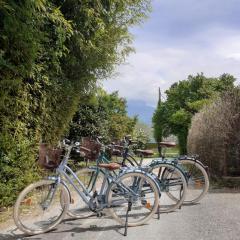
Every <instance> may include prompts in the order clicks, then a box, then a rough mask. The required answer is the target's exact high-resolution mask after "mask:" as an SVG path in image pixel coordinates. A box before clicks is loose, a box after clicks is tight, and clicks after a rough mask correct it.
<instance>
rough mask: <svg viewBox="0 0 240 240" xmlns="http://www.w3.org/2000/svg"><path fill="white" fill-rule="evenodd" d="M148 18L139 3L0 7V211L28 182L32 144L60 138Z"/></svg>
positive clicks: (145, 5)
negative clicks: (133, 29) (132, 29)
mask: <svg viewBox="0 0 240 240" xmlns="http://www.w3.org/2000/svg"><path fill="white" fill-rule="evenodd" d="M148 10H149V1H143V0H131V1H130V0H113V1H112V0H111V1H110V0H95V1H87V0H82V1H77V0H64V1H63V0H51V1H46V0H34V1H29V0H20V1H16V0H8V1H4V0H2V1H0V164H1V168H0V179H1V186H0V206H2V205H8V204H11V203H12V201H13V198H14V197H15V196H16V194H17V192H18V191H19V190H20V189H21V188H22V186H23V185H25V184H26V183H27V182H31V181H32V178H33V177H35V174H33V172H35V167H34V166H35V165H34V162H35V158H36V153H37V147H38V143H39V142H40V141H46V142H51V143H54V142H56V141H57V140H58V139H59V138H60V137H61V136H62V135H64V134H66V131H67V128H68V126H69V122H70V121H71V119H72V117H73V115H74V113H75V111H76V110H77V108H78V105H79V101H80V98H81V97H83V96H84V95H85V94H86V93H89V92H91V91H92V90H93V89H94V88H95V86H96V82H97V80H98V79H101V78H103V77H106V76H108V75H109V74H111V73H112V71H113V68H114V66H115V65H116V64H118V63H120V62H121V61H123V60H124V58H125V56H126V55H127V54H128V53H129V52H130V51H131V46H130V44H131V35H130V34H129V31H128V29H129V27H130V26H132V25H134V24H137V23H139V22H141V21H142V19H143V18H144V17H145V16H146V13H147V12H148ZM10 172H11V174H10ZM20 173H21V176H20ZM13 196H14V197H13Z"/></svg>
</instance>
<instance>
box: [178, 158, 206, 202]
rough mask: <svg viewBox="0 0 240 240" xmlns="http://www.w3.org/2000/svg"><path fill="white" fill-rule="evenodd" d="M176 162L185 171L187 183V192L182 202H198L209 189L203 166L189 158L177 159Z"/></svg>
mask: <svg viewBox="0 0 240 240" xmlns="http://www.w3.org/2000/svg"><path fill="white" fill-rule="evenodd" d="M178 163H179V164H180V166H182V168H183V170H184V171H185V175H186V177H187V183H188V193H187V196H186V198H185V200H184V203H186V204H193V203H197V202H199V201H200V200H201V199H202V198H203V197H204V196H205V195H206V194H207V192H208V189H209V177H208V174H207V172H206V170H205V168H204V167H203V166H202V165H201V164H200V163H198V162H196V161H194V160H191V159H184V160H179V162H178Z"/></svg>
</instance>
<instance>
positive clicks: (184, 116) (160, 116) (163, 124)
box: [153, 74, 235, 154]
mask: <svg viewBox="0 0 240 240" xmlns="http://www.w3.org/2000/svg"><path fill="white" fill-rule="evenodd" d="M234 81H235V78H234V77H233V76H231V75H229V74H223V75H221V76H220V77H219V78H207V77H205V76H204V75H203V74H197V75H196V76H191V75H190V76H189V77H188V78H187V80H183V81H179V82H178V83H174V84H173V85H172V86H171V87H170V88H169V90H167V91H166V97H167V100H166V101H165V102H164V103H162V104H161V105H160V106H159V107H158V108H157V110H156V111H155V114H154V117H153V124H154V132H155V139H156V140H157V139H158V138H160V137H161V136H166V135H169V134H174V135H176V136H177V137H178V142H179V148H180V153H181V154H186V153H187V148H186V146H187V136H188V129H189V127H190V124H191V119H192V116H193V115H194V114H195V113H197V112H198V111H199V110H200V109H201V108H202V107H203V106H204V105H206V104H208V103H210V102H211V101H212V99H214V98H216V97H217V96H218V95H219V93H221V92H223V91H226V90H228V89H232V88H233V87H234Z"/></svg>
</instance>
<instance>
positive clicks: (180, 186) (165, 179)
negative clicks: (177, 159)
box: [152, 163, 187, 213]
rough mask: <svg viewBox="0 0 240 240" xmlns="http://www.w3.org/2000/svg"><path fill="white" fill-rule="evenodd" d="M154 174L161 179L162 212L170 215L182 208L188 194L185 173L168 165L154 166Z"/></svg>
mask: <svg viewBox="0 0 240 240" xmlns="http://www.w3.org/2000/svg"><path fill="white" fill-rule="evenodd" d="M152 172H153V173H154V174H155V175H156V176H157V178H158V179H159V186H160V189H161V199H160V212H162V213H168V212H172V211H174V210H176V209H178V208H180V207H181V205H182V204H183V202H184V200H185V197H186V193H187V182H186V179H185V176H184V174H183V172H182V171H181V170H180V169H178V168H176V167H175V166H174V165H171V164H167V163H160V164H159V165H156V166H154V168H153V170H152Z"/></svg>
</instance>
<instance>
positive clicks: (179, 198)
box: [179, 186, 183, 209]
mask: <svg viewBox="0 0 240 240" xmlns="http://www.w3.org/2000/svg"><path fill="white" fill-rule="evenodd" d="M182 191H183V186H181V190H180V196H179V197H180V198H179V199H181V197H182ZM181 208H182V205H180V206H179V209H181Z"/></svg>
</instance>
